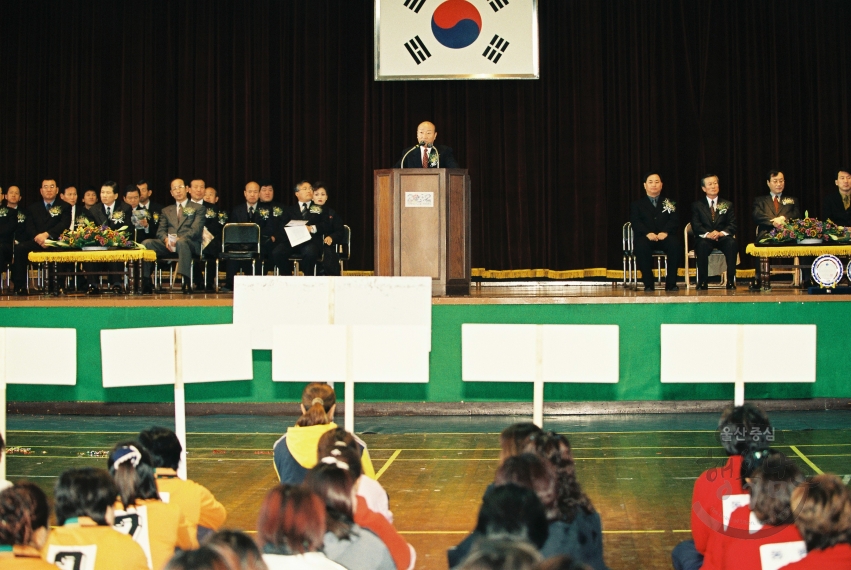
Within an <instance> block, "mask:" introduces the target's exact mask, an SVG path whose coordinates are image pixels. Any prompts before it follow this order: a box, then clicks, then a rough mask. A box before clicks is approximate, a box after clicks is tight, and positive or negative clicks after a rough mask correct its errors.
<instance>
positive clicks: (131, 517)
mask: <svg viewBox="0 0 851 570" xmlns="http://www.w3.org/2000/svg"><path fill="white" fill-rule="evenodd" d="M107 464H108V465H107V466H108V468H109V474H110V475H112V478H113V480H114V481H115V485H116V487H117V488H118V502H117V503H116V505H115V523H114V524H113V527H114V528H115V529H116V530H118V531H119V532H123V533H124V534H127V535H129V536H130V537H131V538H132V539H133V540H134V541H135V542H136V543H137V544H138V545H139V546H141V547H142V550H144V551H145V556H146V557H147V558H148V567H149V568H152V569H153V570H160V569H161V568H164V567H165V565H166V563H167V562H168V561H169V559H170V558H171V557H172V556H173V555H174V552H175V549H177V548H180V549H181V550H191V549H193V548H198V542H197V540H196V538H195V536H194V535H193V534H191V533H190V531H189V525H188V524H187V522H186V517H185V516H184V515H183V511H181V510H180V508H179V507H177V506H175V505H170V504H168V503H164V502H162V500H160V496H159V493H158V492H157V481H156V478H155V477H154V466H153V462H152V461H151V456H150V455H149V454H148V451H147V450H146V449H145V448H144V447H142V445H141V444H139V443H137V442H135V441H128V442H123V443H119V444H117V445H116V446H115V447H114V448H113V449H112V451H111V452H110V453H109V459H108V461H107Z"/></svg>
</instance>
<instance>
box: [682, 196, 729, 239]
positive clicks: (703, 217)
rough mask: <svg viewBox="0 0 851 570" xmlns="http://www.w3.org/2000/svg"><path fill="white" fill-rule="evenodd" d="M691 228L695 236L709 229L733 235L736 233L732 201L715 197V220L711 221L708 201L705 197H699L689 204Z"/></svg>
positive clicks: (709, 230)
mask: <svg viewBox="0 0 851 570" xmlns="http://www.w3.org/2000/svg"><path fill="white" fill-rule="evenodd" d="M722 211H723V213H722ZM691 228H692V230H694V235H696V236H702V235H703V234H705V233H708V232H711V231H719V232H727V234H728V235H730V236H731V237H732V236H734V235H735V234H736V212H735V211H734V210H733V203H732V202H730V201H729V200H724V199H723V198H717V199H716V202H715V221H712V212H711V211H710V210H709V201H708V200H707V199H706V198H701V199H700V200H698V201H697V202H695V203H694V204H692V205H691Z"/></svg>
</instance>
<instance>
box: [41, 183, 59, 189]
mask: <svg viewBox="0 0 851 570" xmlns="http://www.w3.org/2000/svg"><path fill="white" fill-rule="evenodd" d="M42 188H44V189H45V190H56V184H45V185H44V186H42Z"/></svg>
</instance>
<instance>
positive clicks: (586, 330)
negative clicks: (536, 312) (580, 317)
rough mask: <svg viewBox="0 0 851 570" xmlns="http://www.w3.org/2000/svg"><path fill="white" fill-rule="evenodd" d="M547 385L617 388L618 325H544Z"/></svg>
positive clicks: (544, 369)
mask: <svg viewBox="0 0 851 570" xmlns="http://www.w3.org/2000/svg"><path fill="white" fill-rule="evenodd" d="M541 328H542V329H543V380H544V382H548V383H549V382H577V383H586V382H592V383H596V382H601V383H611V384H616V383H617V382H618V375H619V373H620V349H619V328H618V326H617V325H542V326H541Z"/></svg>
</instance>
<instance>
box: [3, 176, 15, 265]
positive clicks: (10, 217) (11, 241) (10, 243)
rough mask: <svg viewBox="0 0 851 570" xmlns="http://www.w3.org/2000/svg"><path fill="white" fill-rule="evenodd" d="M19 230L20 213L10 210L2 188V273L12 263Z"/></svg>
mask: <svg viewBox="0 0 851 570" xmlns="http://www.w3.org/2000/svg"><path fill="white" fill-rule="evenodd" d="M17 229H18V211H17V210H14V209H12V208H9V207H8V206H7V205H6V202H5V201H4V200H3V189H2V188H0V271H5V270H6V267H8V266H9V264H10V263H12V251H13V250H14V247H15V231H16V230H17Z"/></svg>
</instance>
